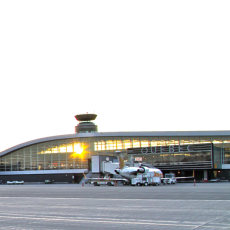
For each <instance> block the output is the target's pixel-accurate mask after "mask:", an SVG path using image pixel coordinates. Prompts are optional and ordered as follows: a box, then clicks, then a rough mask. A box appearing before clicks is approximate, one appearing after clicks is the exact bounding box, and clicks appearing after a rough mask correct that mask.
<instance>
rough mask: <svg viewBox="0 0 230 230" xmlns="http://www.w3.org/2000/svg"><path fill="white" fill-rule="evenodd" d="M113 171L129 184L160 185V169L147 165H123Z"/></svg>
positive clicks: (161, 174)
mask: <svg viewBox="0 0 230 230" xmlns="http://www.w3.org/2000/svg"><path fill="white" fill-rule="evenodd" d="M115 172H116V173H117V174H119V175H121V176H122V177H124V178H125V179H127V180H128V181H129V183H130V184H131V185H134V186H135V185H137V186H141V185H145V186H148V185H160V184H161V178H162V177H163V173H162V172H161V170H160V169H157V168H150V167H147V166H138V167H128V166H126V167H124V168H123V169H116V170H115Z"/></svg>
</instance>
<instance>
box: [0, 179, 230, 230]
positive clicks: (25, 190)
mask: <svg viewBox="0 0 230 230" xmlns="http://www.w3.org/2000/svg"><path fill="white" fill-rule="evenodd" d="M0 222H1V224H0V229H17V230H19V229H23V230H32V229H36V230H39V229H57V230H58V229H91V230H92V229H95V230H99V229H126V230H130V229H142V230H143V229H156V230H163V229H165V230H166V229H167V230H187V229H193V230H195V229H196V230H207V229H208V230H224V229H225V230H226V229H230V183H229V182H227V183H200V184H196V185H194V184H176V185H166V186H163V185H162V186H154V187H131V186H117V187H107V186H100V187H94V186H90V185H85V186H81V185H76V184H47V185H45V184H24V185H0Z"/></svg>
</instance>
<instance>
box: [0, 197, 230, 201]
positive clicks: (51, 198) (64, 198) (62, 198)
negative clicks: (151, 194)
mask: <svg viewBox="0 0 230 230" xmlns="http://www.w3.org/2000/svg"><path fill="white" fill-rule="evenodd" d="M0 198H1V199H28V198H31V199H32V198H33V199H47V200H66V199H69V200H103V201H105V200H115V201H116V200H120V201H123V200H132V201H133V200H136V201H145V200H146V201H147V202H149V200H152V201H158V200H159V201H186V202H194V201H195V202H201V201H202V202H203V201H206V202H210V201H215V202H216V201H217V202H220V201H224V202H230V199H229V200H213V199H210V200H186V199H184V200H183V199H181V200H179V199H151V198H147V199H136V198H135V199H133V198H97V197H92V198H91V197H83V198H81V197H37V196H36V197H24V196H22V197H18V196H15V197H13V196H9V197H8V196H0Z"/></svg>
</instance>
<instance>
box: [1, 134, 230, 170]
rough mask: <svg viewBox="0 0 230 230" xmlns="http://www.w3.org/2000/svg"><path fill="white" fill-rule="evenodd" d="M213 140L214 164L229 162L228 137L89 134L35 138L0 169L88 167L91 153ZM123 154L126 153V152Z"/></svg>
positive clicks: (157, 160)
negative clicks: (44, 139)
mask: <svg viewBox="0 0 230 230" xmlns="http://www.w3.org/2000/svg"><path fill="white" fill-rule="evenodd" d="M205 143H213V146H214V148H215V156H214V159H213V161H214V165H215V167H216V168H220V167H221V164H230V137H200V136H193V137H179V136H176V137H150V136H148V137H144V136H132V137H127V136H110V137H109V136H96V135H95V136H92V137H84V138H83V137H75V138H67V139H65V138H64V139H58V140H52V141H44V142H38V143H34V144H31V145H28V146H26V147H23V148H19V149H17V150H15V151H12V152H9V153H7V154H6V155H4V156H1V157H0V171H26V170H56V169H88V168H89V165H88V164H89V159H90V158H91V156H92V155H112V156H116V155H117V154H118V153H117V152H123V153H124V154H125V153H126V150H127V148H141V147H156V146H172V145H191V144H205ZM126 158H127V155H126ZM211 158H212V156H211V153H210V152H202V153H170V154H169V153H168V154H162V153H159V154H155V155H153V156H144V157H143V161H146V162H149V163H153V164H155V165H156V164H162V165H164V164H168V163H174V164H176V163H178V164H179V163H180V162H184V163H185V162H187V163H188V162H195V161H207V162H209V161H210V160H211Z"/></svg>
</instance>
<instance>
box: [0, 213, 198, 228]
mask: <svg viewBox="0 0 230 230" xmlns="http://www.w3.org/2000/svg"><path fill="white" fill-rule="evenodd" d="M0 218H1V220H4V219H14V220H17V219H18V220H22V219H23V220H26V221H30V220H41V221H46V222H51V221H52V222H55V221H56V222H60V221H61V222H62V223H63V222H73V223H76V222H85V223H87V224H89V223H105V224H107V223H109V224H123V225H124V224H126V225H153V226H173V227H193V228H194V227H195V228H196V227H198V226H199V224H196V223H194V222H191V223H179V222H177V223H175V222H169V221H164V220H162V221H159V220H158V221H149V220H140V221H137V220H136V219H135V220H131V221H130V220H122V219H114V218H106V219H105V218H94V217H90V218H82V217H80V218H78V217H72V218H68V217H56V216H50V217H47V216H46V217H35V216H14V215H13V216H9V214H8V215H7V216H5V215H0Z"/></svg>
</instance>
